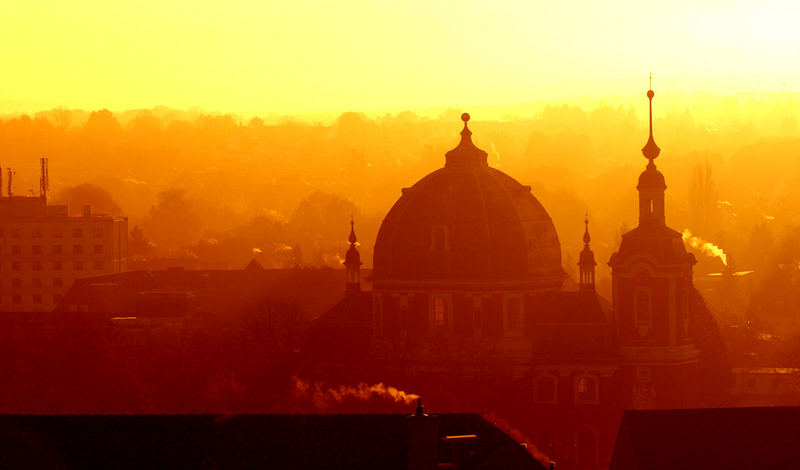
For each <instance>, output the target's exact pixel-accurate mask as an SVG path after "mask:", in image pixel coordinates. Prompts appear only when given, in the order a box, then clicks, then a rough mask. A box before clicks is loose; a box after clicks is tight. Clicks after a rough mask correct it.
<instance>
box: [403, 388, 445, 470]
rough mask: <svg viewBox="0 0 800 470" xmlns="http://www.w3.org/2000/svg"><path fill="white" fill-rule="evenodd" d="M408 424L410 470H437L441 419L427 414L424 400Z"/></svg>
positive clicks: (418, 402)
mask: <svg viewBox="0 0 800 470" xmlns="http://www.w3.org/2000/svg"><path fill="white" fill-rule="evenodd" d="M406 420H407V422H408V470H436V469H437V468H438V466H439V417H438V416H436V415H428V414H425V410H424V409H423V407H422V398H417V409H416V411H415V412H414V414H412V415H409V416H408V418H407V419H406Z"/></svg>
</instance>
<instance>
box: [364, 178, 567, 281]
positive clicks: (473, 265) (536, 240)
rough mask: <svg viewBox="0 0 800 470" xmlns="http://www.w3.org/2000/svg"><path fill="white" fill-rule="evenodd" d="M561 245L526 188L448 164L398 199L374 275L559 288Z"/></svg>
mask: <svg viewBox="0 0 800 470" xmlns="http://www.w3.org/2000/svg"><path fill="white" fill-rule="evenodd" d="M563 278H564V271H563V269H562V267H561V248H560V246H559V242H558V236H557V234H556V230H555V227H554V226H553V223H552V220H551V219H550V216H549V215H548V213H547V211H546V210H545V209H544V207H542V205H541V203H539V201H538V200H537V199H536V198H535V197H534V196H533V195H532V194H531V192H530V187H528V186H523V185H521V184H520V183H519V182H517V181H516V180H515V179H514V178H512V177H510V176H508V175H506V174H505V173H503V172H502V171H499V170H497V169H494V168H491V167H489V166H484V165H447V166H446V167H444V168H441V169H439V170H436V171H434V172H433V173H431V174H429V175H428V176H426V177H425V178H423V179H421V180H420V181H418V182H417V183H416V184H415V185H414V186H412V187H411V188H407V189H404V190H403V195H402V196H401V197H400V199H399V200H398V201H397V202H396V203H395V205H394V206H393V207H392V209H391V210H390V211H389V213H388V214H387V215H386V218H385V219H384V221H383V224H382V225H381V228H380V231H379V232H378V237H377V240H376V242H375V254H374V271H373V279H374V282H375V284H376V285H380V284H384V283H392V282H404V281H407V282H420V281H429V280H433V281H443V282H447V281H452V282H456V283H458V282H470V281H480V282H501V283H502V282H511V283H516V284H524V285H525V286H526V287H531V288H539V287H557V286H560V284H561V281H562V280H563Z"/></svg>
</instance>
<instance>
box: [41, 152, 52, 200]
mask: <svg viewBox="0 0 800 470" xmlns="http://www.w3.org/2000/svg"><path fill="white" fill-rule="evenodd" d="M41 163H42V177H41V178H40V179H39V196H41V198H42V200H43V201H45V202H47V191H48V190H49V189H50V175H49V172H48V171H47V157H42V158H41Z"/></svg>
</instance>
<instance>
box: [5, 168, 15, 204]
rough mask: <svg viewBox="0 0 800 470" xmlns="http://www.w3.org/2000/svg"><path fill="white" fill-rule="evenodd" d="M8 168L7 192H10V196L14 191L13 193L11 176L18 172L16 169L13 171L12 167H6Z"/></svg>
mask: <svg viewBox="0 0 800 470" xmlns="http://www.w3.org/2000/svg"><path fill="white" fill-rule="evenodd" d="M6 170H8V191H7V192H8V197H11V195H12V193H11V178H12V177H13V176H14V173H16V171H11V168H10V167H8V168H6Z"/></svg>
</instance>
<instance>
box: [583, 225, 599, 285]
mask: <svg viewBox="0 0 800 470" xmlns="http://www.w3.org/2000/svg"><path fill="white" fill-rule="evenodd" d="M583 223H584V224H586V228H585V229H584V231H583V251H581V254H580V257H579V259H578V268H579V276H580V279H579V283H578V284H579V286H580V289H581V290H594V267H595V266H597V263H596V262H595V260H594V252H593V251H592V249H591V248H590V247H589V242H590V241H592V237H591V236H589V213H588V212H587V213H586V219H584V221H583Z"/></svg>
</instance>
